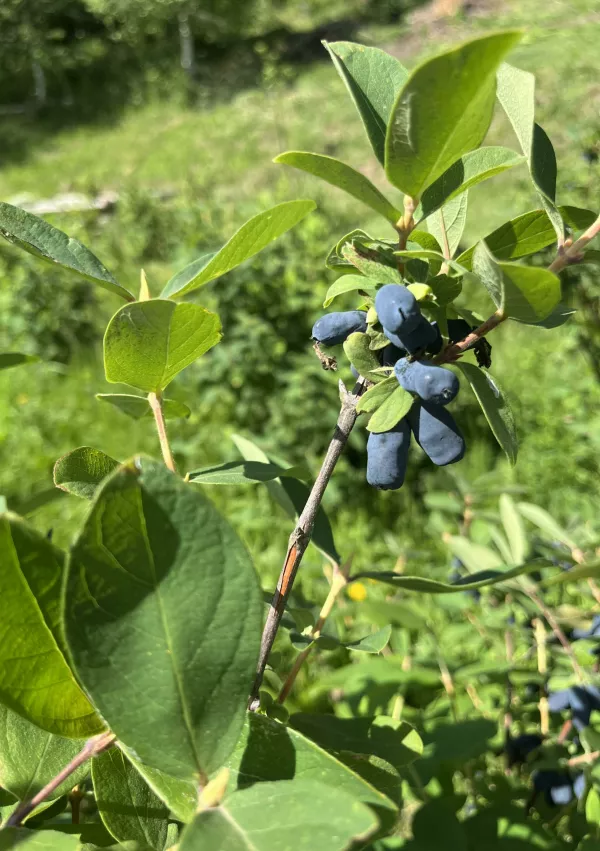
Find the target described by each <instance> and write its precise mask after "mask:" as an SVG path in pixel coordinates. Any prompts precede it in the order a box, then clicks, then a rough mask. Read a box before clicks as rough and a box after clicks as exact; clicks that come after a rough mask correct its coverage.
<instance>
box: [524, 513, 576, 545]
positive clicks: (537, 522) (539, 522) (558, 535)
mask: <svg viewBox="0 0 600 851" xmlns="http://www.w3.org/2000/svg"><path fill="white" fill-rule="evenodd" d="M517 508H518V509H519V511H520V512H521V514H522V515H523V517H525V519H526V520H529V521H530V523H533V524H534V526H537V527H538V529H541V531H542V532H544V533H545V534H546V535H548V537H549V538H551V539H552V540H554V541H560V542H561V543H562V544H566V545H567V547H569V549H571V550H574V549H576V547H577V544H576V542H575V541H574V540H573V538H572V537H571V536H570V535H569V533H568V532H567V531H566V530H565V529H563V527H562V526H560V524H558V523H557V522H556V520H555V519H554V517H552V515H551V514H548V512H547V511H545V510H544V509H543V508H541V507H540V506H539V505H534V504H533V503H532V502H519V503H518V505H517Z"/></svg>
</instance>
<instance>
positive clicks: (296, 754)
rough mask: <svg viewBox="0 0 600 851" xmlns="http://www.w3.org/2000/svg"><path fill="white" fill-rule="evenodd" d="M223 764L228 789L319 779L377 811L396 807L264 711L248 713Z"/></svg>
mask: <svg viewBox="0 0 600 851" xmlns="http://www.w3.org/2000/svg"><path fill="white" fill-rule="evenodd" d="M365 658H367V659H377V658H378V657H371V656H368V657H365ZM225 765H226V767H227V768H229V770H230V771H231V780H230V787H229V788H230V789H234V788H236V787H237V788H238V789H242V788H244V787H245V786H248V785H249V784H252V783H255V784H256V787H257V788H258V789H260V787H261V783H262V782H265V781H266V782H269V781H276V780H292V779H294V780H295V781H298V780H305V781H309V782H311V783H314V782H315V781H318V782H319V783H324V784H326V785H327V786H330V787H335V788H337V789H340V790H342V791H343V792H346V793H347V794H349V795H352V797H353V798H354V799H355V800H358V801H362V802H363V803H364V804H370V805H374V806H375V807H377V809H378V810H379V811H380V812H381V811H382V810H392V811H395V809H396V807H395V805H394V804H393V803H392V801H390V800H389V799H388V798H386V797H385V795H382V794H381V793H380V792H378V791H377V790H376V789H374V788H373V787H372V786H371V785H370V784H369V783H366V782H365V781H364V780H362V779H361V778H360V777H358V776H357V775H356V774H355V773H354V772H352V771H350V770H349V769H348V768H346V766H345V765H343V764H342V763H341V762H339V761H338V760H337V759H335V758H334V757H333V756H331V754H329V753H327V752H326V751H324V750H322V749H321V748H320V747H319V746H318V745H316V744H315V743H314V742H312V741H311V740H310V739H307V738H306V737H305V736H303V735H302V734H301V733H299V732H298V731H297V730H294V729H293V728H291V727H285V726H284V725H283V724H280V723H278V722H277V721H272V720H271V719H270V718H266V717H265V716H264V715H257V714H256V713H248V715H247V717H246V723H245V725H244V729H243V732H242V735H241V737H240V740H239V741H238V743H237V745H236V748H235V750H234V752H233V753H232V755H231V756H230V758H229V759H228V760H227V761H226V763H225Z"/></svg>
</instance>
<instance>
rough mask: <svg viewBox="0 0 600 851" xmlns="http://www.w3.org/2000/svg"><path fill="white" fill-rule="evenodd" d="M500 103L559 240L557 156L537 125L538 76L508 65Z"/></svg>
mask: <svg viewBox="0 0 600 851" xmlns="http://www.w3.org/2000/svg"><path fill="white" fill-rule="evenodd" d="M497 95H498V100H499V101H500V103H501V105H502V108H503V109H504V111H505V112H506V115H507V116H508V120H509V121H510V123H511V124H512V126H513V130H514V131H515V135H516V137H517V139H518V140H519V144H520V145H521V149H522V151H523V153H524V154H525V156H526V157H527V160H528V163H529V170H530V173H531V179H532V181H533V184H534V186H535V187H536V189H537V190H538V192H539V194H540V197H541V200H542V204H543V205H544V209H545V210H546V212H547V214H548V218H549V220H550V221H551V222H552V226H553V227H554V230H555V232H556V234H557V236H558V238H559V239H562V236H563V233H564V226H563V222H562V218H561V214H560V211H559V210H558V208H557V207H556V204H555V203H554V199H555V194H556V156H555V154H554V149H553V147H552V143H551V142H550V139H549V138H548V136H547V135H546V133H545V132H544V131H543V130H542V128H541V127H540V126H539V125H538V124H536V123H535V77H534V76H533V74H530V73H529V72H527V71H521V69H520V68H514V67H513V66H512V65H509V64H508V63H504V64H503V65H501V67H500V69H499V70H498V86H497Z"/></svg>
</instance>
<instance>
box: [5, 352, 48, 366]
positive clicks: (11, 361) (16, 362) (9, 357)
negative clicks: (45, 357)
mask: <svg viewBox="0 0 600 851" xmlns="http://www.w3.org/2000/svg"><path fill="white" fill-rule="evenodd" d="M36 361H39V358H38V357H37V356H36V355H24V354H22V353H21V352H2V353H0V369H10V368H11V367H12V366H20V365H21V364H23V363H35V362H36Z"/></svg>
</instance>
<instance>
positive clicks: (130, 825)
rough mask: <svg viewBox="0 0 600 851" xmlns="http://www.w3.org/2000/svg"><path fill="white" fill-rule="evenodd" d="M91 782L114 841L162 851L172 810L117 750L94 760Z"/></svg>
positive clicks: (101, 813)
mask: <svg viewBox="0 0 600 851" xmlns="http://www.w3.org/2000/svg"><path fill="white" fill-rule="evenodd" d="M92 780H93V783H94V796H95V800H96V805H97V807H98V811H99V813H100V818H101V819H102V821H103V823H104V825H105V826H106V828H107V829H108V830H109V831H110V833H111V834H112V835H113V836H114V837H115V839H118V840H119V842H127V841H128V840H134V841H137V842H141V843H145V844H146V845H147V846H148V847H149V848H152V849H154V851H163V848H164V847H165V843H166V840H167V828H168V817H169V810H168V808H167V807H166V806H165V805H164V804H163V802H162V801H161V800H160V798H158V797H157V796H156V795H155V794H154V792H153V791H152V789H150V787H149V786H148V785H147V783H146V782H145V780H144V779H143V778H142V777H141V775H140V774H138V772H137V771H136V770H135V768H134V767H133V765H132V764H131V763H130V762H129V760H127V759H126V758H125V756H124V755H123V753H122V752H121V751H120V750H119V749H118V748H111V749H110V750H108V751H105V752H104V753H103V754H100V756H98V757H95V759H93V760H92Z"/></svg>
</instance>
